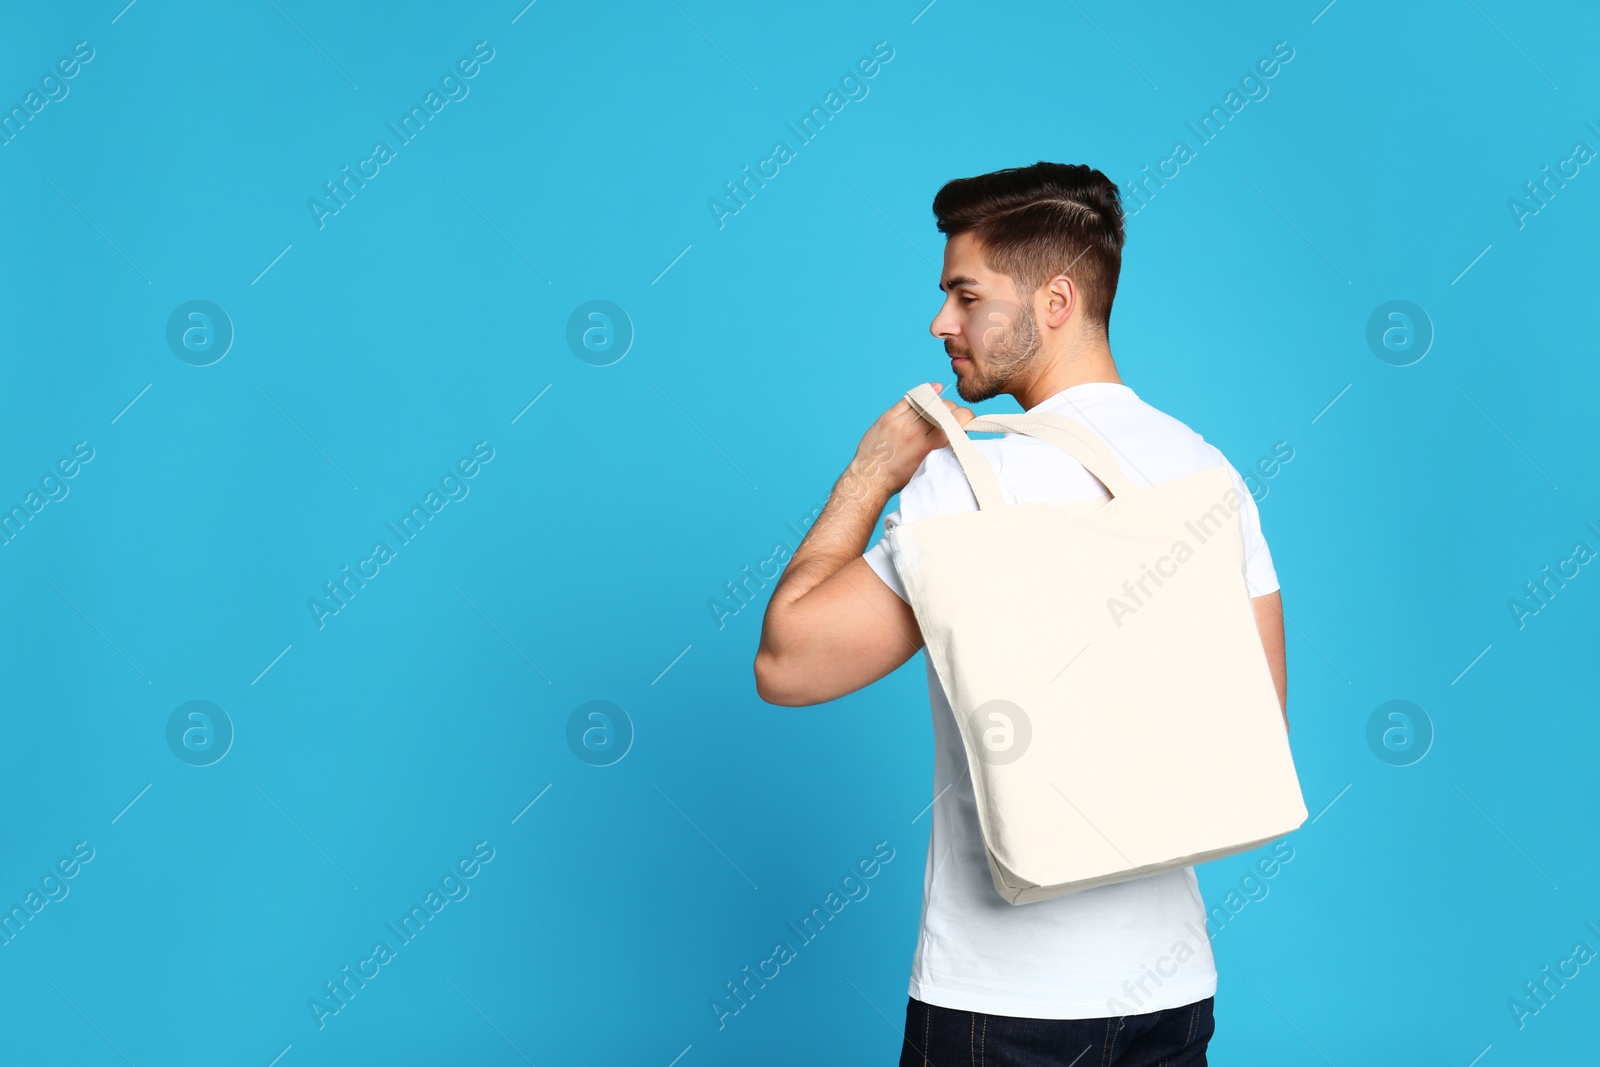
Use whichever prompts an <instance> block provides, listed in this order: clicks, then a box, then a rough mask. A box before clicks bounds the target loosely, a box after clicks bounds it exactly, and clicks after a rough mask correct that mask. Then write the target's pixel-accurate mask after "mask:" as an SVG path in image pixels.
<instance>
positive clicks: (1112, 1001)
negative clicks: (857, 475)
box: [866, 382, 1278, 1019]
mask: <svg viewBox="0 0 1600 1067" xmlns="http://www.w3.org/2000/svg"><path fill="white" fill-rule="evenodd" d="M1029 410H1030V411H1053V412H1057V413H1059V414H1062V415H1065V416H1067V417H1068V418H1071V419H1075V420H1076V421H1078V422H1080V423H1082V424H1083V425H1084V426H1086V427H1088V428H1089V429H1090V430H1091V431H1093V432H1094V433H1096V434H1097V435H1098V436H1099V437H1100V438H1102V439H1103V440H1104V441H1106V442H1107V443H1108V444H1109V445H1110V446H1111V450H1112V454H1113V455H1114V456H1116V458H1117V461H1118V462H1119V463H1120V464H1121V465H1122V469H1123V471H1124V472H1125V473H1126V474H1127V476H1128V477H1129V478H1130V479H1132V480H1133V481H1134V482H1135V483H1137V484H1141V485H1148V484H1152V483H1155V482H1164V481H1167V480H1169V479H1172V478H1177V477H1181V476H1182V475H1185V474H1189V473H1192V472H1194V471H1197V470H1203V469H1206V468H1209V467H1219V466H1226V467H1227V468H1228V472H1229V474H1230V475H1231V476H1232V478H1233V483H1234V489H1235V491H1236V492H1237V493H1238V494H1239V499H1240V500H1241V501H1243V502H1244V507H1243V510H1242V511H1241V512H1240V521H1241V522H1242V523H1243V526H1244V543H1245V553H1246V556H1247V559H1248V562H1247V565H1246V571H1247V578H1248V580H1249V585H1250V595H1251V596H1265V595H1266V594H1268V593H1271V592H1272V591H1273V590H1275V589H1277V588H1278V578H1277V574H1276V572H1275V571H1274V570H1273V566H1272V556H1271V554H1270V553H1269V552H1268V551H1267V544H1266V541H1265V539H1264V538H1263V537H1262V535H1261V520H1260V516H1259V514H1258V513H1257V511H1256V505H1255V501H1254V500H1253V499H1252V498H1251V496H1250V492H1249V490H1248V489H1247V488H1246V487H1245V485H1244V482H1243V480H1242V479H1241V478H1240V477H1239V474H1238V472H1237V471H1235V470H1234V469H1233V467H1232V465H1231V464H1229V463H1228V461H1227V460H1226V459H1225V458H1224V457H1223V455H1222V453H1221V452H1219V451H1218V450H1217V449H1216V448H1215V447H1214V446H1212V445H1209V444H1207V443H1206V442H1205V439H1204V438H1202V437H1201V436H1200V435H1199V434H1197V433H1195V432H1194V431H1193V430H1191V429H1189V427H1187V426H1185V425H1184V424H1183V423H1181V422H1179V421H1178V420H1177V419H1174V418H1172V417H1171V416H1170V415H1166V414H1164V413H1162V412H1160V411H1157V410H1156V409H1155V408H1153V407H1151V406H1150V405H1149V404H1146V403H1145V402H1144V401H1142V400H1140V399H1139V398H1138V397H1137V396H1136V395H1135V394H1134V392H1133V390H1132V389H1130V388H1128V387H1127V386H1126V385H1120V384H1117V383H1113V382H1087V383H1085V384H1082V385H1075V386H1072V387H1071V388H1069V389H1064V390H1062V391H1061V392H1059V393H1057V394H1055V395H1054V396H1052V397H1050V398H1048V399H1046V400H1043V401H1041V402H1040V403H1039V404H1038V405H1036V406H1035V407H1033V408H1030V409H1029ZM972 443H973V444H974V445H976V446H977V449H978V451H979V452H981V453H982V454H983V456H984V458H985V459H986V460H988V461H989V462H990V463H991V464H992V465H993V466H994V468H995V472H996V474H997V475H998V476H999V479H1000V488H1001V491H1002V495H1003V498H1004V501H1005V503H1007V504H1014V503H1023V502H1034V501H1042V502H1048V503H1066V502H1068V501H1074V500H1083V499H1086V498H1089V497H1097V498H1100V499H1106V496H1107V494H1106V491H1105V489H1104V487H1103V486H1101V484H1100V483H1099V482H1098V481H1097V480H1095V478H1094V477H1093V476H1092V475H1091V474H1089V472H1088V471H1086V470H1085V469H1084V468H1083V466H1082V464H1080V463H1079V462H1078V461H1077V460H1075V459H1073V458H1072V457H1071V456H1070V455H1068V454H1067V453H1066V452H1065V451H1063V450H1062V449H1060V448H1058V447H1057V446H1055V445H1052V444H1050V443H1049V442H1047V441H1041V440H1039V439H1038V438H1034V437H1028V436H1025V435H1022V434H1013V433H1008V434H1006V435H1005V436H1003V437H995V438H975V439H973V442H972ZM977 507H978V504H977V500H976V498H974V496H973V495H972V489H971V487H970V486H969V485H968V483H967V479H966V476H965V475H964V474H963V473H962V470H961V466H960V464H959V463H957V462H956V459H955V455H954V453H952V452H951V450H950V449H949V448H948V447H947V448H941V449H937V450H935V451H933V452H930V453H928V456H927V458H926V459H924V460H923V462H922V465H921V466H920V467H918V468H917V471H916V473H915V474H914V475H912V478H911V480H910V482H908V483H907V484H906V486H905V488H904V489H902V490H901V491H900V506H899V508H898V509H897V510H895V511H893V512H891V513H890V514H889V515H888V516H887V517H886V518H885V519H884V528H885V530H886V531H887V530H888V529H891V528H893V527H894V526H896V525H898V524H899V523H902V522H906V523H910V522H916V521H917V520H919V519H923V518H927V517H928V516H931V515H942V514H946V513H948V512H957V511H976V510H977ZM866 560H867V563H868V564H869V565H870V566H871V567H872V569H873V570H874V571H875V572H876V573H877V574H878V576H879V577H881V578H882V579H883V580H884V582H885V583H887V584H888V586H889V587H890V588H891V589H893V590H894V591H895V592H896V593H897V594H899V595H900V597H901V598H902V599H905V596H906V593H905V587H904V586H903V585H902V584H901V582H900V576H899V574H897V573H896V571H895V567H894V562H893V558H892V557H891V555H890V553H889V542H888V538H887V537H885V538H884V539H883V540H880V541H879V542H878V543H877V544H876V545H874V546H872V548H871V549H869V550H868V551H867V553H866ZM977 562H978V563H979V564H980V565H981V561H977ZM923 659H924V661H925V662H926V663H927V672H928V696H929V700H930V702H931V704H932V708H933V735H934V770H933V792H934V798H935V799H934V803H933V806H932V815H933V818H932V829H931V831H930V836H929V843H928V862H927V866H926V868H925V871H924V875H923V888H922V926H921V930H920V931H919V933H918V937H917V951H916V955H915V957H914V958H913V960H912V964H911V987H910V993H911V995H912V996H913V997H916V998H917V999H918V1000H922V1001H924V1002H926V1003H929V1004H937V1005H941V1006H943V1007H948V1008H956V1009H960V1010H964V1011H979V1012H985V1013H988V1014H991V1015H1013V1016H1022V1017H1024V1018H1039V1019H1086V1018H1099V1017H1102V1016H1111V1015H1137V1014H1143V1013H1146V1012H1154V1011H1160V1010H1162V1009H1165V1008H1174V1007H1179V1006H1181V1005H1184V1004H1190V1003H1193V1002H1194V1001H1197V1000H1202V999H1204V998H1206V997H1209V996H1211V995H1213V994H1214V993H1215V992H1216V988H1217V972H1216V968H1215V964H1214V963H1213V960H1212V956H1211V944H1210V941H1209V939H1208V938H1207V936H1206V927H1205V923H1206V911H1205V905H1204V903H1203V902H1202V901H1201V898H1200V889H1199V884H1198V883H1197V881H1196V879H1195V875H1194V868H1193V867H1184V868H1181V869H1179V870H1173V871H1167V872H1165V873H1162V874H1158V875H1153V876H1151V877H1149V878H1135V879H1133V880H1132V881H1127V882H1118V883H1115V884H1113V885H1105V886H1099V887H1097V888H1094V889H1087V890H1083V891H1080V892H1077V893H1068V894H1066V895H1065V896H1060V897H1054V898H1051V899H1049V900H1041V901H1037V902H1035V903H1032V904H1022V905H1013V904H1008V903H1006V902H1005V901H1004V900H1003V899H1001V897H1000V895H999V894H998V893H997V892H995V888H994V883H993V881H992V879H991V877H990V874H989V867H988V860H987V858H986V856H985V852H984V846H983V835H982V831H981V830H980V829H979V826H978V812H977V803H976V800H975V799H974V797H973V792H972V779H971V778H970V777H969V776H968V768H967V757H966V751H965V749H964V748H963V747H962V744H961V736H960V734H959V733H958V732H957V728H956V723H955V718H954V716H953V715H952V713H951V710H950V703H949V701H948V699H947V698H946V696H945V693H944V687H943V686H942V685H941V684H940V682H939V676H938V674H937V673H936V672H935V670H934V668H933V664H932V662H931V661H928V660H927V652H926V650H924V652H923Z"/></svg>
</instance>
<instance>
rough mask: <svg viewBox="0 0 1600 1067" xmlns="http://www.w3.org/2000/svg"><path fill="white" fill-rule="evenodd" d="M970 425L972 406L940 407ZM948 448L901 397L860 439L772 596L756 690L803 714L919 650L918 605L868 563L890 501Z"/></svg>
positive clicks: (758, 660) (871, 679)
mask: <svg viewBox="0 0 1600 1067" xmlns="http://www.w3.org/2000/svg"><path fill="white" fill-rule="evenodd" d="M943 402H944V403H945V404H946V405H948V406H949V407H950V408H951V410H952V411H953V412H954V413H955V414H956V418H957V419H958V420H959V421H960V422H961V423H962V424H963V425H965V424H966V422H967V421H969V420H970V419H971V418H972V417H973V416H972V412H971V411H969V410H967V409H966V408H959V407H956V405H954V404H952V403H951V402H950V401H948V400H946V401H943ZM948 443H949V442H948V441H947V440H946V439H945V436H944V432H943V431H941V430H940V429H938V427H936V426H933V425H932V424H931V423H929V422H928V421H927V420H926V419H924V418H922V416H920V415H918V414H917V413H916V411H914V410H913V409H912V407H911V405H910V404H909V403H907V402H906V401H905V400H904V399H902V400H900V401H899V402H898V403H897V404H895V406H894V407H892V408H890V409H889V410H888V411H887V412H885V413H884V414H883V415H882V416H881V417H880V418H879V419H878V420H877V421H876V422H875V423H873V425H872V427H871V429H869V430H868V431H867V433H866V435H865V436H864V437H863V438H862V439H861V444H860V446H859V447H858V448H857V450H856V455H855V458H854V459H852V460H851V462H850V465H849V466H848V467H846V468H845V472H844V474H843V475H841V476H840V478H839V481H838V482H837V483H836V484H835V486H834V490H833V493H832V495H830V496H829V498H828V503H827V504H826V505H825V506H824V507H823V509H822V513H821V514H820V515H819V516H818V517H817V520H816V522H814V523H813V524H812V526H811V529H810V530H808V531H807V532H806V536H805V539H804V540H803V541H801V542H800V547H799V548H798V549H797V550H796V551H795V554H794V557H793V558H792V559H791V560H790V561H789V565H788V567H786V568H785V570H784V574H783V578H782V579H781V580H780V581H779V582H778V585H777V587H776V588H775V589H773V591H772V599H771V600H770V601H769V602H768V604H767V613H766V617H765V618H764V619H763V620H762V625H761V645H760V648H759V649H758V650H757V652H756V659H755V681H756V692H757V693H759V694H760V696H761V698H762V699H763V700H765V701H767V702H768V703H771V704H781V705H787V706H790V707H798V706H802V705H807V704H820V703H823V702H824V701H828V700H833V699H835V698H837V697H841V696H844V695H845V694H846V693H852V692H854V691H856V690H857V689H860V688H862V687H863V686H867V685H870V684H872V683H873V682H875V681H877V680H878V679H879V678H882V677H883V676H884V675H886V674H888V673H889V672H890V671H892V670H894V669H895V668H896V667H899V666H900V665H901V664H902V663H904V662H905V661H906V660H908V659H910V658H911V656H912V655H913V654H915V652H916V651H917V649H919V648H921V647H922V632H921V630H920V629H918V627H917V622H916V616H915V615H913V614H912V611H911V607H910V605H908V604H907V603H906V602H905V601H904V600H901V599H900V597H899V596H897V595H896V594H895V592H894V590H892V589H890V588H889V587H888V586H887V585H885V584H884V582H883V579H881V578H879V577H878V575H877V574H876V573H875V572H874V571H873V570H872V568H871V567H869V566H867V563H866V561H865V560H864V559H862V558H861V557H862V553H863V552H865V551H866V548H867V539H868V538H869V537H871V536H872V529H873V527H874V526H876V525H877V522H878V516H879V515H880V514H882V512H883V508H884V505H886V504H887V503H888V502H889V498H890V497H892V496H893V495H894V494H895V493H897V492H899V491H900V490H901V489H902V488H904V487H905V484H906V482H908V481H910V480H911V475H912V474H914V473H915V472H916V469H917V467H918V466H920V465H921V463H922V460H923V458H924V457H925V456H926V455H927V454H928V453H929V452H931V451H932V450H933V449H935V448H942V447H944V446H945V445H947V444H948Z"/></svg>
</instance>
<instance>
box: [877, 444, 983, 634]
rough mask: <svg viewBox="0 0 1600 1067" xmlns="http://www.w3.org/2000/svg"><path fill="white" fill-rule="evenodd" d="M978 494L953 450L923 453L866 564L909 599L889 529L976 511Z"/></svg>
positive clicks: (884, 522)
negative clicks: (902, 524) (919, 520)
mask: <svg viewBox="0 0 1600 1067" xmlns="http://www.w3.org/2000/svg"><path fill="white" fill-rule="evenodd" d="M977 509H978V501H977V498H976V497H974V496H973V495H972V489H971V487H970V486H968V485H967V480H966V475H964V474H962V473H961V468H960V466H959V465H958V464H957V463H956V459H955V454H954V453H952V452H951V451H950V449H949V448H948V447H946V448H936V449H934V450H933V451H932V452H929V453H928V454H927V455H926V456H924V457H923V459H922V463H921V464H919V465H918V467H917V470H916V473H915V474H913V475H912V476H911V480H910V481H909V482H907V483H906V485H905V488H904V489H901V490H900V506H899V507H898V508H896V509H895V510H893V511H891V512H890V513H889V514H888V515H885V516H884V519H883V537H881V538H880V539H879V540H878V543H877V544H875V545H873V546H872V547H871V548H869V549H867V551H866V552H865V553H864V554H863V557H862V558H863V559H865V560H866V561H867V566H869V567H871V568H872V570H873V572H874V573H875V574H877V576H878V577H879V578H882V579H883V584H884V585H887V586H888V587H889V588H890V589H893V590H894V592H895V595H896V596H898V597H899V598H900V599H901V600H904V601H906V602H907V603H909V602H910V599H911V598H910V597H908V596H907V595H906V587H905V584H904V583H903V582H901V580H900V572H899V571H898V570H896V569H895V565H894V556H893V554H892V553H891V552H890V551H889V531H890V530H892V529H894V528H895V527H896V526H899V525H900V524H901V523H903V522H916V521H917V520H918V519H924V518H927V517H928V516H930V515H943V514H945V513H946V512H950V511H961V510H966V511H976V510H977Z"/></svg>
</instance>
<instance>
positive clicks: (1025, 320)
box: [928, 233, 1043, 404]
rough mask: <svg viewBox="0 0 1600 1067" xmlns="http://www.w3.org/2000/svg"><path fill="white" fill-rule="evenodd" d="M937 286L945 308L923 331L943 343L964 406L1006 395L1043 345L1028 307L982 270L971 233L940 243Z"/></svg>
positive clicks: (999, 278) (1004, 279)
mask: <svg viewBox="0 0 1600 1067" xmlns="http://www.w3.org/2000/svg"><path fill="white" fill-rule="evenodd" d="M939 288H940V289H941V290H942V291H943V292H944V294H945V298H944V305H943V306H942V307H940V308H939V314H937V315H935V316H934V319H933V322H932V323H930V324H929V326H928V330H929V332H931V333H932V334H933V335H934V336H935V337H938V338H941V339H942V340H943V341H944V350H945V354H946V355H948V356H949V357H950V359H951V363H950V368H951V370H952V371H954V372H955V376H956V392H957V393H959V394H960V395H961V399H962V400H965V401H966V402H967V403H969V404H976V403H978V402H979V401H981V400H988V399H989V398H990V397H994V396H998V395H1000V394H1001V393H1002V392H1006V391H1007V387H1008V386H1009V385H1010V384H1011V382H1012V380H1013V378H1015V377H1016V375H1017V374H1018V373H1019V372H1021V371H1022V370H1023V369H1024V368H1026V367H1027V365H1028V363H1029V362H1030V361H1031V360H1032V359H1033V357H1034V355H1035V354H1037V353H1038V351H1039V348H1040V346H1041V345H1042V343H1043V341H1042V339H1041V338H1040V336H1039V329H1038V324H1037V322H1036V321H1035V320H1034V317H1033V308H1032V307H1031V306H1026V305H1025V304H1023V303H1022V302H1019V301H1018V299H1017V291H1016V287H1015V286H1014V285H1013V284H1012V282H1011V279H1010V277H1008V276H1007V275H1004V274H999V273H996V272H995V271H992V270H990V269H989V268H988V267H986V266H984V263H983V254H982V248H981V246H980V245H979V244H978V242H977V240H976V239H975V238H974V237H973V236H972V234H970V233H959V234H956V236H954V237H952V238H950V239H949V240H948V241H946V242H945V246H944V276H943V277H942V278H941V279H940V281H939Z"/></svg>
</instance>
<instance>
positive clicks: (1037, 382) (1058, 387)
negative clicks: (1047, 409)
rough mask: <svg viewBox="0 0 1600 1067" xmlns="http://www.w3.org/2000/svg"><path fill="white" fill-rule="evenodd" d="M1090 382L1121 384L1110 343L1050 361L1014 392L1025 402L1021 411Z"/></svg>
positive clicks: (1013, 392)
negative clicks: (1065, 390) (1063, 391)
mask: <svg viewBox="0 0 1600 1067" xmlns="http://www.w3.org/2000/svg"><path fill="white" fill-rule="evenodd" d="M1088 382H1111V383H1113V384H1116V385H1121V384H1122V377H1121V376H1120V375H1118V374H1117V364H1116V362H1115V361H1114V360H1113V359H1112V358H1111V349H1110V347H1109V346H1108V345H1104V344H1101V345H1097V346H1095V347H1093V348H1086V349H1083V350H1081V351H1079V352H1075V353H1072V354H1070V355H1065V356H1057V357H1055V358H1054V359H1051V360H1049V361H1048V363H1046V364H1045V366H1044V367H1042V368H1041V370H1040V373H1039V374H1037V375H1036V376H1034V378H1033V379H1032V380H1031V381H1029V382H1026V383H1023V384H1022V387H1021V388H1020V389H1016V390H1014V391H1012V392H1011V395H1012V396H1013V397H1015V398H1016V401H1017V403H1018V404H1020V405H1022V410H1024V411H1028V410H1029V409H1031V408H1034V407H1037V406H1038V405H1039V404H1040V403H1041V402H1042V401H1045V400H1048V399H1049V398H1050V397H1052V396H1055V395H1056V394H1057V393H1059V392H1061V391H1062V390H1063V389H1071V388H1072V387H1073V386H1074V385H1084V384H1086V383H1088Z"/></svg>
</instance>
